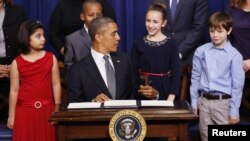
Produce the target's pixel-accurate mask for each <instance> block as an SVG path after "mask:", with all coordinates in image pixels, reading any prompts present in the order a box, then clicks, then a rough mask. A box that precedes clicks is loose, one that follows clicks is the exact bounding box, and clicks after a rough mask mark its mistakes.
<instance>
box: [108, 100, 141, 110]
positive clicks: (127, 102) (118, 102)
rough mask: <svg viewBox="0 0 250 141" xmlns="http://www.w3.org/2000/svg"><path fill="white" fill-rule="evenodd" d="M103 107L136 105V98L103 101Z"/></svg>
mask: <svg viewBox="0 0 250 141" xmlns="http://www.w3.org/2000/svg"><path fill="white" fill-rule="evenodd" d="M104 107H121V108H122V107H137V105H136V100H109V101H105V102H104Z"/></svg>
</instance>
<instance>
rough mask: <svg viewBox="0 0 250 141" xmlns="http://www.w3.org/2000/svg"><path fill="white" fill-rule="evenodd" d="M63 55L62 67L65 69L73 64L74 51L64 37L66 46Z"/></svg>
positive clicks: (70, 43)
mask: <svg viewBox="0 0 250 141" xmlns="http://www.w3.org/2000/svg"><path fill="white" fill-rule="evenodd" d="M65 47H66V48H65V55H64V65H65V66H66V68H67V69H69V67H70V66H71V65H72V64H74V63H75V55H74V49H73V45H72V42H71V40H70V39H69V38H68V37H66V46H65Z"/></svg>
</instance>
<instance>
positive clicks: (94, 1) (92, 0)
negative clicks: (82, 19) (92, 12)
mask: <svg viewBox="0 0 250 141" xmlns="http://www.w3.org/2000/svg"><path fill="white" fill-rule="evenodd" d="M86 4H99V5H100V6H101V8H102V4H101V2H100V1H99V0H85V1H84V2H83V3H82V13H84V12H85V11H84V10H85V5H86Z"/></svg>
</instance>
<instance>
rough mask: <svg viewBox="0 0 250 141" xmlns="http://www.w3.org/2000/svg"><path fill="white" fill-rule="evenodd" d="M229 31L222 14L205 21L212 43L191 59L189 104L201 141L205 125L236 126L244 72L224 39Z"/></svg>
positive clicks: (227, 20)
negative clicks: (207, 23) (198, 123)
mask: <svg viewBox="0 0 250 141" xmlns="http://www.w3.org/2000/svg"><path fill="white" fill-rule="evenodd" d="M231 30H232V19H231V17H230V16H229V15H227V14H226V13H223V12H217V13H215V14H213V15H212V16H211V17H210V19H209V33H210V37H211V40H212V42H210V43H207V44H204V45H202V46H201V47H199V48H197V50H196V51H195V55H194V58H193V70H192V78H191V83H192V84H191V87H190V94H191V104H192V107H193V112H194V113H195V114H197V113H198V109H199V118H200V125H199V126H200V134H201V138H202V141H207V136H208V125H211V124H219V125H221V124H236V123H238V122H239V106H240V103H241V97H242V89H243V85H244V78H245V73H244V71H243V67H242V65H243V64H242V63H243V60H242V59H243V58H242V56H241V54H240V53H239V52H238V51H237V50H236V49H235V48H234V47H233V46H232V45H231V43H230V42H229V41H228V39H227V36H228V35H229V34H230V32H231Z"/></svg>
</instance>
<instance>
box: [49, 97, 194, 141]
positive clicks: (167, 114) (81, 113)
mask: <svg viewBox="0 0 250 141" xmlns="http://www.w3.org/2000/svg"><path fill="white" fill-rule="evenodd" d="M174 104H175V106H174V107H173V108H158V107H157V108H144V107H143V108H130V109H132V110H135V111H137V112H139V113H140V114H141V115H142V116H143V117H144V119H145V120H146V122H147V134H146V137H179V138H180V140H181V141H187V140H188V134H187V123H188V122H189V121H192V120H196V119H198V116H196V115H194V114H192V113H191V110H190V108H189V105H188V103H187V102H184V101H182V102H181V101H177V102H175V103H174ZM123 109H128V108H119V109H118V108H116V109H107V108H99V109H81V110H64V111H60V112H56V113H54V114H53V115H52V116H51V117H50V118H49V121H53V122H56V123H57V124H56V126H57V127H58V130H57V132H58V133H57V140H58V141H66V140H68V139H90V138H110V136H109V127H108V125H109V122H110V120H111V118H112V117H113V116H114V115H115V113H116V112H118V111H120V110H123Z"/></svg>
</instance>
